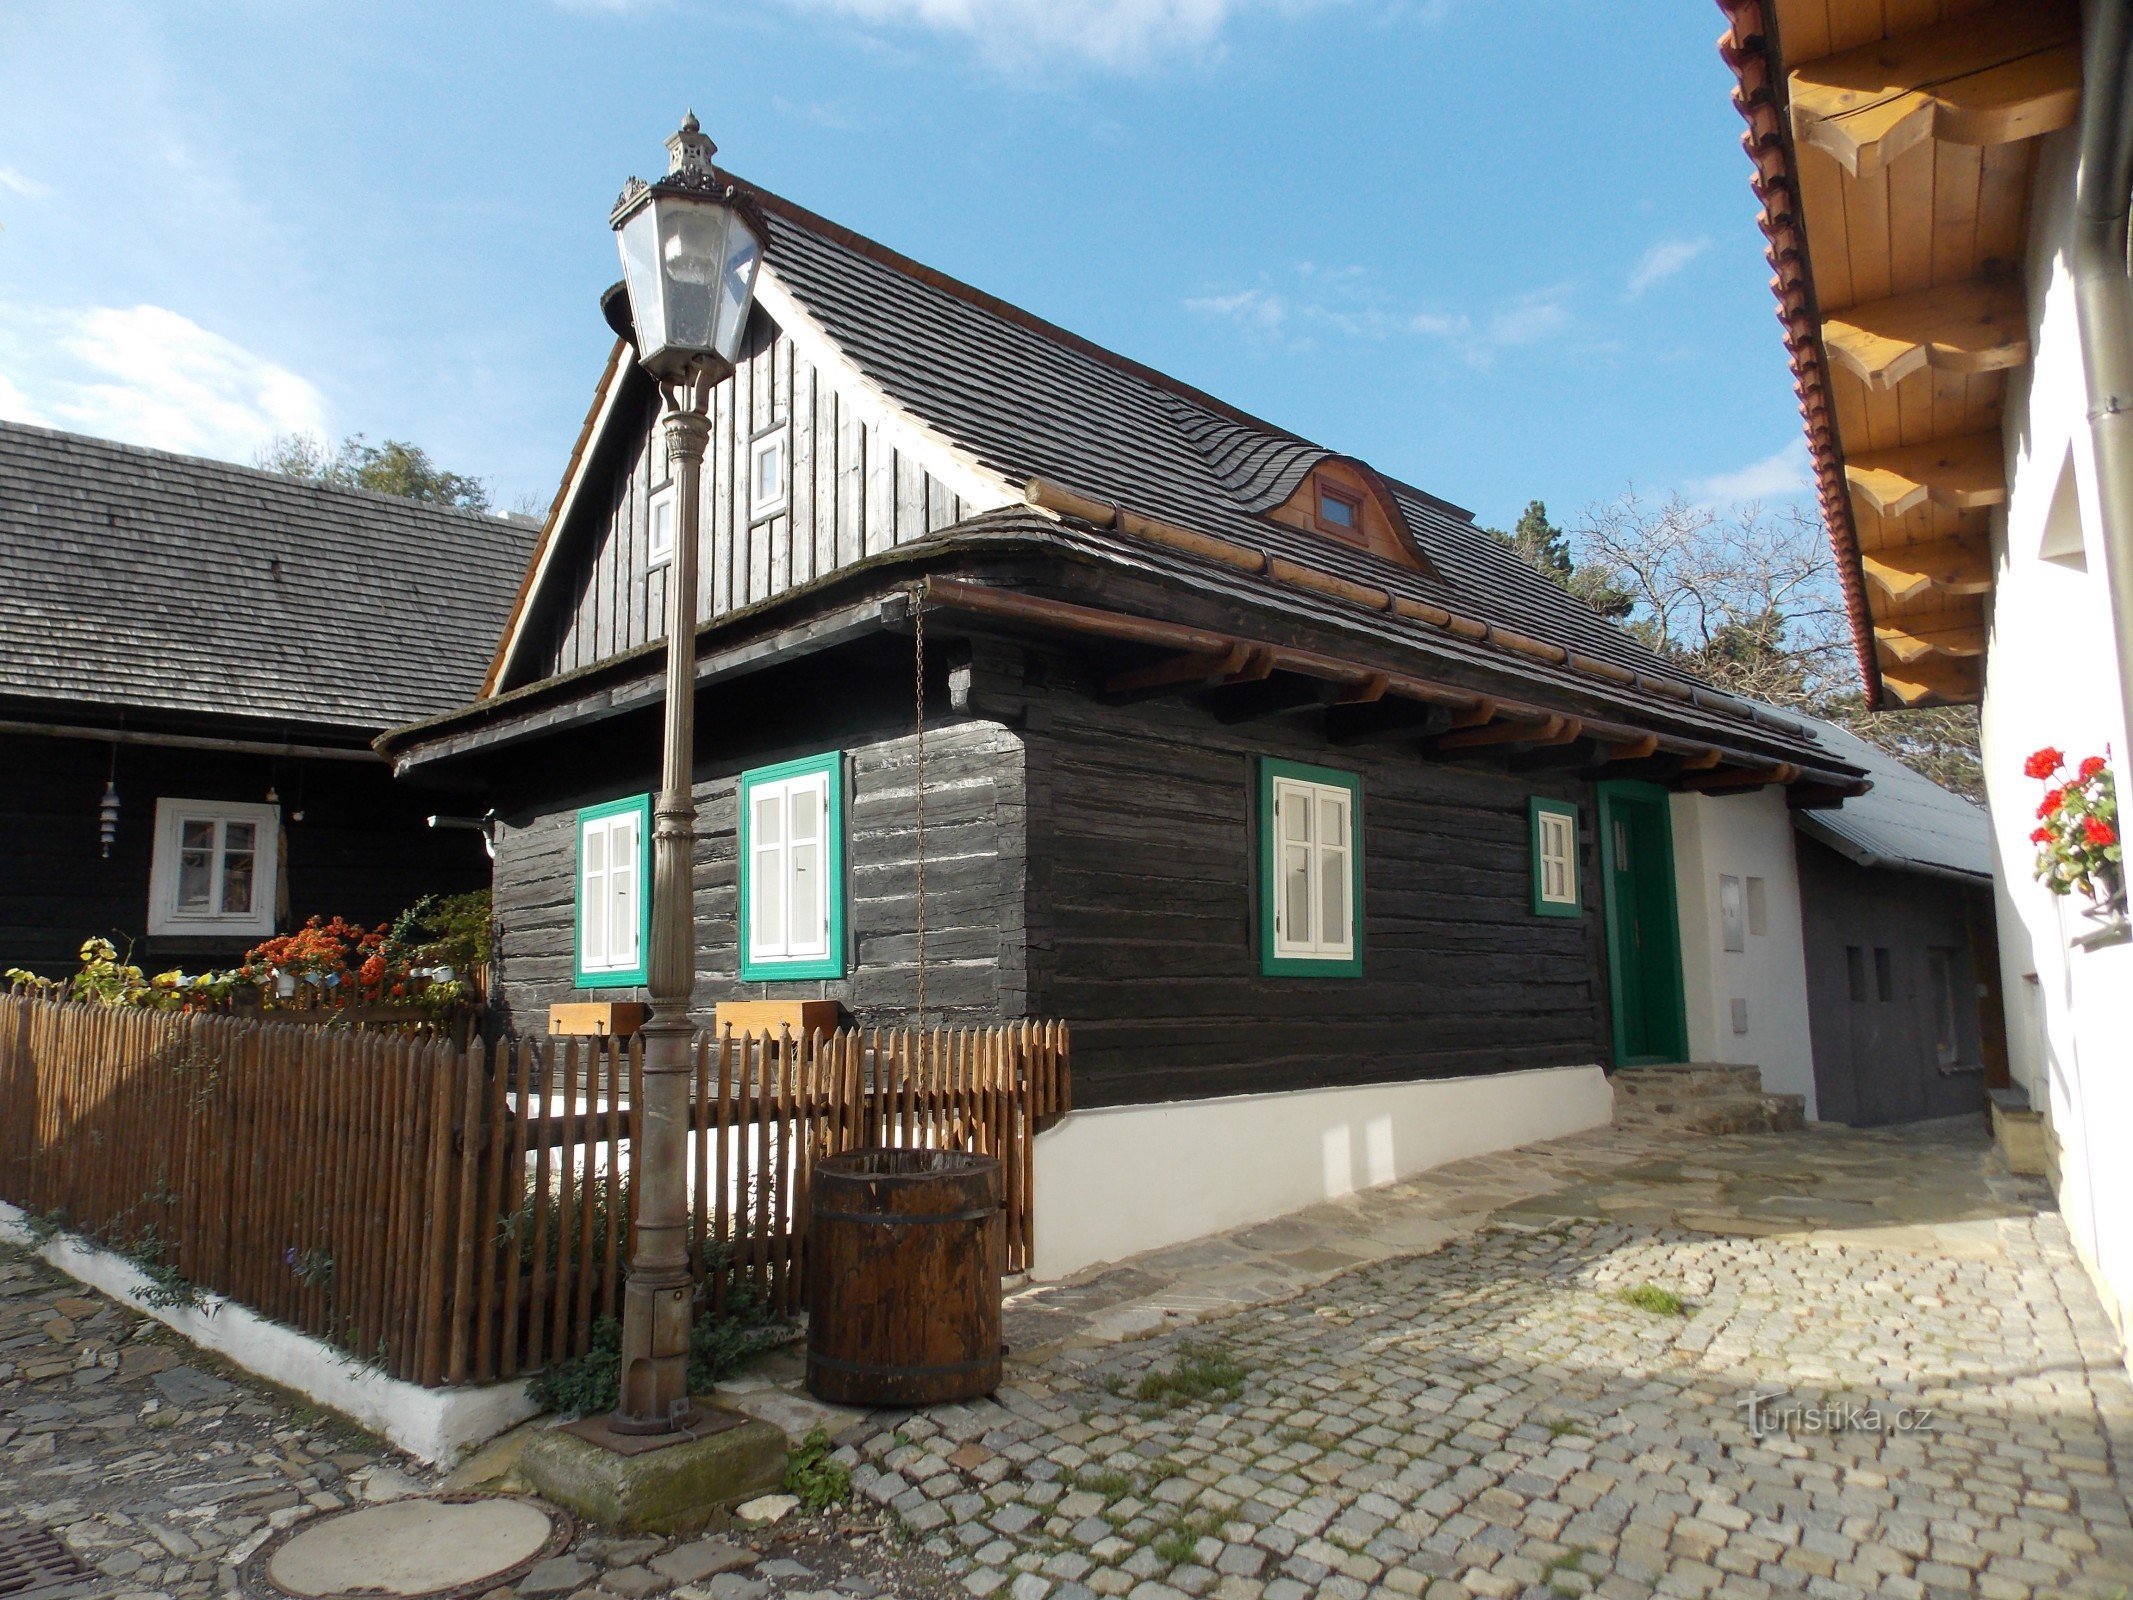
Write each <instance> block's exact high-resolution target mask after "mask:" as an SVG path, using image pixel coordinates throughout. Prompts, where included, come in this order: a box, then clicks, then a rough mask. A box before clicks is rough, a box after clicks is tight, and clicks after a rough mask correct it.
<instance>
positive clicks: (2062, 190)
mask: <svg viewBox="0 0 2133 1600" xmlns="http://www.w3.org/2000/svg"><path fill="white" fill-rule="evenodd" d="M2075 139H2076V130H2074V129H2068V130H2066V131H2065V132H2062V133H2057V134H2053V135H2051V136H2049V137H2048V138H2046V139H2045V140H2043V141H2042V145H2041V148H2040V155H2039V162H2038V171H2037V180H2036V191H2035V196H2034V199H2033V209H2032V221H2031V226H2030V240H2029V258H2028V261H2027V263H2026V282H2027V286H2028V292H2029V301H2030V324H2031V326H2030V332H2031V337H2032V340H2033V347H2032V348H2033V359H2032V362H2031V365H2030V367H2029V370H2028V374H2027V376H2028V379H2029V381H2028V383H2027V384H2026V385H2025V384H2024V383H2022V382H2021V381H2020V376H2021V375H2020V374H2013V375H2011V376H2013V377H2015V378H2016V381H2015V382H2012V383H2010V384H2009V386H2008V399H2007V412H2006V418H2005V441H2006V449H2007V483H2008V497H2007V504H2006V507H2005V508H2004V511H2000V512H1996V513H1995V514H1994V527H1993V547H1994V548H1993V555H1994V560H1995V564H1996V568H1997V570H1996V573H1995V584H1994V591H1993V598H1992V618H1991V634H1990V638H1989V641H1988V650H1987V656H1986V672H1985V698H1984V707H1983V745H1984V769H1985V788H1986V795H1987V799H1988V801H1989V803H1990V805H1991V810H1992V825H1993V843H1994V848H1995V851H1996V853H1997V856H1998V862H1997V865H1998V868H1999V871H1998V876H1997V890H1998V900H1999V936H2000V960H2001V968H2002V978H2003V981H2004V985H2005V990H2006V1000H2007V1035H2008V1038H2007V1044H2008V1054H2009V1058H2010V1061H2009V1065H2010V1071H2011V1072H2012V1075H2013V1077H2014V1079H2015V1081H2016V1082H2017V1083H2019V1084H2020V1085H2022V1087H2023V1088H2025V1089H2026V1090H2027V1091H2028V1093H2029V1096H2030V1102H2031V1104H2032V1106H2033V1107H2035V1108H2036V1109H2038V1110H2040V1111H2043V1112H2044V1113H2045V1114H2046V1116H2047V1118H2048V1119H2049V1124H2050V1130H2051V1136H2052V1143H2053V1144H2054V1146H2055V1148H2056V1150H2057V1172H2056V1173H2055V1182H2056V1185H2057V1188H2058V1192H2059V1201H2060V1207H2061V1209H2062V1211H2063V1212H2064V1214H2065V1217H2066V1221H2067V1226H2068V1229H2069V1231H2070V1232H2071V1233H2072V1234H2073V1238H2074V1242H2075V1246H2076V1248H2077V1249H2078V1250H2079V1251H2080V1252H2081V1255H2082V1257H2083V1258H2084V1260H2085V1261H2086V1262H2087V1264H2088V1266H2089V1268H2090V1270H2091V1272H2092V1273H2093V1274H2094V1276H2095V1277H2096V1280H2097V1282H2098V1284H2099V1286H2100V1288H2101V1289H2102V1291H2103V1296H2104V1300H2105V1303H2106V1306H2107V1308H2108V1309H2109V1310H2110V1312H2111V1314H2112V1315H2113V1317H2114V1318H2115V1319H2116V1320H2117V1321H2118V1322H2119V1325H2120V1327H2121V1329H2122V1330H2123V1329H2124V1328H2125V1327H2126V1325H2127V1323H2128V1320H2129V1313H2133V1154H2129V1151H2133V945H2128V944H2118V945H2114V946H2105V947H2102V948H2095V949H2084V948H2081V947H2080V946H2079V945H2077V944H2076V942H2075V941H2076V940H2077V939H2078V938H2079V937H2081V936H2082V935H2084V934H2086V933H2089V932H2091V931H2093V930H2094V929H2095V928H2096V926H2097V924H2096V923H2094V922H2093V921H2091V920H2089V919H2088V918H2087V917H2085V916H2083V915H2082V908H2083V907H2084V905H2085V904H2086V902H2085V901H2083V900H2082V899H2080V898H2079V897H2078V896H2077V897H2075V898H2073V899H2064V898H2060V897H2058V896H2055V895H2052V894H2050V893H2047V892H2046V891H2045V890H2044V888H2043V887H2042V886H2041V885H2039V884H2038V883H2037V882H2036V881H2035V879H2034V877H2033V876H2032V874H2031V870H2030V867H2031V862H2032V860H2033V858H2034V853H2035V852H2034V847H2033V846H2032V845H2031V844H2030V842H2029V833H2030V830H2031V829H2032V828H2034V827H2035V826H2036V825H2037V824H2036V807H2037V802H2038V800H2039V798H2040V797H2041V795H2042V793H2043V787H2044V786H2043V785H2042V784H2040V783H2038V782H2037V781H2036V780H2034V779H2032V778H2029V777H2027V776H2026V775H2025V774H2024V772H2023V770H2022V769H2023V764H2024V762H2025V761H2026V760H2027V759H2028V757H2029V755H2030V753H2031V752H2032V751H2034V750H2036V749H2037V748H2038V747H2040V746H2042V745H2055V746H2057V747H2059V748H2060V749H2062V750H2064V751H2066V752H2067V754H2068V755H2069V756H2070V757H2071V758H2073V759H2074V760H2079V759H2080V758H2081V757H2083V756H2087V755H2093V754H2101V753H2103V752H2104V751H2105V750H2106V749H2108V750H2109V752H2110V754H2111V756H2112V758H2113V759H2112V767H2113V770H2114V773H2115V775H2116V776H2117V778H2118V781H2119V786H2120V789H2121V792H2124V791H2126V790H2127V789H2128V788H2129V787H2133V786H2129V785H2128V783H2127V776H2128V766H2127V763H2126V760H2125V755H2126V750H2127V738H2126V728H2125V721H2124V712H2123V708H2122V706H2121V704H2120V701H2119V697H2118V681H2117V673H2116V668H2115V666H2114V662H2115V660H2116V655H2115V650H2114V645H2113V639H2112V633H2111V614H2110V602H2109V597H2108V593H2107V589H2106V574H2105V569H2104V561H2105V552H2104V550H2103V541H2102V539H2101V536H2100V532H2099V529H2100V526H2101V523H2100V517H2099V512H2098V502H2097V494H2096V470H2095V458H2094V455H2093V452H2092V449H2091V445H2090V437H2089V431H2088V424H2087V384H2086V380H2085V377H2084V374H2083V372H2082V367H2081V350H2080V341H2079V337H2078V332H2077V328H2076V324H2075V315H2074V293H2073V281H2072V277H2071V263H2070V259H2069V254H2068V251H2069V243H2068V242H2069V240H2070V238H2071V213H2072V206H2073V192H2074V174H2075V166H2076V145H2075Z"/></svg>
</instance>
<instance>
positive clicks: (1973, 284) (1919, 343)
mask: <svg viewBox="0 0 2133 1600" xmlns="http://www.w3.org/2000/svg"><path fill="white" fill-rule="evenodd" d="M1822 342H1823V343H1824V345H1825V346H1827V348H1828V350H1829V354H1830V357H1831V359H1833V360H1834V361H1835V362H1836V363H1837V364H1838V365H1839V366H1841V367H1845V368H1848V369H1849V370H1850V371H1852V372H1853V373H1854V374H1856V375H1857V376H1858V377H1859V379H1860V380H1861V381H1862V382H1864V383H1865V384H1866V386H1867V387H1868V388H1869V389H1893V388H1894V387H1895V386H1896V385H1897V384H1899V383H1901V382H1902V381H1903V380H1904V379H1905V378H1908V377H1909V376H1910V375H1911V374H1912V373H1914V372H1921V371H1923V370H1924V369H1925V368H1927V367H1928V366H1931V367H1933V368H1935V369H1936V370H1938V371H1941V372H1961V373H1973V372H2000V371H2004V370H2005V369H2006V368H2008V367H2019V366H2022V365H2024V364H2025V363H2026V362H2027V361H2028V360H2029V312H2028V309H2027V307H2026V306H2025V305H2024V304H2023V300H2022V285H2021V284H2020V283H2019V282H2018V281H2016V280H2015V279H2013V278H2011V277H2007V278H1997V279H1985V278H1973V279H1971V280H1970V281H1968V282H1967V283H1950V284H1944V285H1942V286H1941V287H1939V288H1936V289H1922V290H1920V291H1919V292H1917V293H1916V294H1899V295H1895V296H1892V297H1891V298H1889V299H1886V300H1869V301H1867V302H1866V303H1865V304H1863V305H1856V306H1853V307H1851V308H1850V309H1849V310H1846V311H1840V312H1838V313H1836V314H1835V315H1834V316H1831V317H1828V318H1825V319H1824V321H1823V323H1822Z"/></svg>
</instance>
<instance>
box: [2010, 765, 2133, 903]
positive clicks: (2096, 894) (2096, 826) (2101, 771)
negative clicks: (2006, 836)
mask: <svg viewBox="0 0 2133 1600" xmlns="http://www.w3.org/2000/svg"><path fill="white" fill-rule="evenodd" d="M2022 770H2023V771H2024V772H2025V773H2027V774H2028V775H2029V776H2030V777H2032V778H2036V779H2038V780H2040V781H2041V782H2043V783H2046V784H2048V785H2050V787H2049V788H2047V789H2046V790H2045V793H2044V799H2043V800H2042V801H2041V802H2040V803H2039V804H2038V806H2037V823H2038V825H2037V827H2036V829H2035V830H2034V831H2033V832H2032V833H2031V834H2030V836H2029V841H2030V843H2031V844H2033V845H2035V846H2036V847H2037V864H2036V876H2037V881H2038V882H2039V883H2041V884H2043V885H2044V887H2045V888H2047V889H2049V890H2051V892H2052V893H2053V894H2065V895H2070V894H2072V893H2073V892H2074V891H2075V890H2077V889H2078V890H2080V891H2081V893H2082V894H2083V895H2084V896H2086V897H2087V899H2088V901H2089V906H2088V915H2089V916H2091V917H2094V918H2096V919H2097V920H2098V921H2111V922H2116V921H2123V920H2124V918H2125V914H2126V881H2125V846H2124V845H2123V843H2121V842H2120V840H2119V837H2118V791H2117V788H2116V786H2115V785H2114V784H2113V783H2112V781H2111V769H2110V767H2109V766H2108V765H2106V764H2105V761H2104V758H2103V757H2102V756H2090V757H2088V758H2087V759H2086V760H2085V761H2083V762H2082V763H2081V764H2080V765H2079V766H2078V767H2076V768H2074V769H2073V770H2072V771H2071V772H2069V771H2068V770H2067V765H2066V755H2065V753H2064V752H2063V751H2060V750H2056V749H2053V748H2052V747H2051V746H2050V745H2046V746H2045V747H2044V748H2043V749H2042V750H2039V751H2037V752H2036V753H2035V754H2034V755H2032V756H2031V757H2030V758H2029V760H2028V761H2027V762H2026V763H2025V764H2024V765H2023V768H2022Z"/></svg>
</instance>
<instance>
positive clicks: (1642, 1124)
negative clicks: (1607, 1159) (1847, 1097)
mask: <svg viewBox="0 0 2133 1600" xmlns="http://www.w3.org/2000/svg"><path fill="white" fill-rule="evenodd" d="M1612 1081H1613V1083H1614V1090H1615V1117H1614V1120H1615V1125H1616V1126H1617V1127H1630V1128H1661V1127H1663V1128H1668V1129H1678V1130H1680V1131H1682V1132H1685V1133H1720V1134H1723V1133H1786V1132H1790V1131H1792V1130H1794V1129H1797V1128H1800V1127H1803V1126H1805V1124H1806V1120H1807V1104H1806V1101H1805V1099H1804V1098H1803V1097H1802V1096H1800V1095H1796V1094H1766V1093H1764V1092H1763V1075H1762V1073H1761V1072H1760V1071H1758V1070H1757V1069H1756V1068H1754V1067H1736V1066H1721V1065H1715V1064H1692V1065H1689V1066H1685V1067H1625V1068H1623V1069H1621V1070H1620V1071H1618V1072H1616V1073H1615V1075H1614V1078H1613V1080H1612Z"/></svg>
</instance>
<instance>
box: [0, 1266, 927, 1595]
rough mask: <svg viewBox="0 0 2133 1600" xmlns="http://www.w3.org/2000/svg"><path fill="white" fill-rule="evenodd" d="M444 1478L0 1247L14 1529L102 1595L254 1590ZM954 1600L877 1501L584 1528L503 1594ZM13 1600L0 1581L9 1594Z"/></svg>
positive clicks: (2, 1459)
mask: <svg viewBox="0 0 2133 1600" xmlns="http://www.w3.org/2000/svg"><path fill="white" fill-rule="evenodd" d="M437 1482H438V1480H437V1476H436V1474H434V1473H429V1472H426V1471H424V1470H423V1469H422V1468H420V1467H419V1466H417V1465H415V1464H414V1463H412V1462H410V1461H408V1460H407V1459H406V1458H404V1457H401V1456H398V1455H396V1454H395V1453H393V1452H391V1451H389V1450H387V1449H385V1448H383V1447H382V1446H381V1445H380V1444H379V1443H378V1441H376V1440H375V1439H372V1438H370V1437H369V1436H367V1435H365V1434H363V1433H361V1432H359V1431H357V1430H355V1429H353V1428H351V1427H349V1426H347V1425H346V1424H344V1423H342V1422H340V1421H338V1420H337V1419H335V1418H333V1417H331V1416H328V1415H326V1414H324V1413H321V1412H319V1411H316V1410H313V1409H312V1408H310V1407H307V1406H303V1405H300V1404H296V1403H292V1402H291V1401H290V1400H289V1399H288V1398H287V1397H286V1396H284V1395H281V1394H278V1393H275V1392H273V1391H271V1390H267V1389H265V1388H263V1387H261V1386H259V1385H257V1384H254V1383H251V1382H249V1381H247V1380H245V1379H244V1378H243V1376H242V1375H241V1374H239V1373H237V1372H235V1371H233V1370H231V1369H230V1368H228V1367H226V1366H224V1365H222V1364H221V1363H220V1362H218V1361H216V1360H215V1359H214V1358H212V1357H210V1356H206V1355H203V1354H201V1353H200V1352H199V1351H197V1350H195V1349H194V1348H193V1347H192V1346H190V1345H189V1344H186V1343H185V1342H184V1341H182V1340H180V1339H178V1338H176V1337H175V1336H174V1335H172V1334H170V1333H169V1332H168V1331H167V1330H165V1329H164V1328H163V1327H162V1325H161V1324H160V1323H157V1322H154V1321H152V1320H150V1319H149V1318H146V1317H143V1316H141V1315H140V1314H139V1313H137V1312H135V1311H133V1310H132V1309H130V1308H128V1307H125V1306H121V1305H118V1304H116V1303H114V1302H113V1301H110V1300H108V1299H106V1298H104V1297H103V1296H102V1295H100V1294H97V1293H95V1292H93V1291H91V1290H87V1289H83V1288H82V1287H81V1286H80V1285H78V1284H76V1283H75V1282H74V1281H73V1280H72V1279H69V1278H66V1277H63V1276H61V1275H60V1274H59V1273H58V1272H56V1271H54V1270H52V1269H51V1268H49V1267H47V1266H46V1265H44V1263H42V1262H41V1261H37V1260H35V1259H33V1258H31V1257H29V1256H27V1255H25V1254H23V1253H21V1252H17V1251H13V1250H10V1249H8V1248H7V1247H5V1246H0V1528H6V1527H8V1526H9V1525H10V1524H20V1523H24V1522H27V1523H30V1524H33V1525H41V1526H45V1527H50V1528H54V1529H56V1530H57V1531H58V1533H59V1535H60V1537H61V1538H62V1539H63V1540H64V1542H65V1543H66V1545H67V1546H68V1547H69V1548H70V1549H71V1550H72V1551H73V1552H74V1553H75V1554H76V1555H77V1556H79V1557H80V1558H81V1559H82V1560H83V1562H84V1563H86V1564H87V1566H88V1567H89V1568H90V1569H91V1574H92V1576H91V1579H90V1583H91V1585H92V1592H93V1593H94V1594H96V1595H97V1596H98V1600H106V1597H108V1600H194V1597H206V1596H218V1597H219V1596H225V1595H236V1594H241V1593H243V1592H244V1591H243V1590H242V1589H241V1588H240V1585H239V1571H240V1569H241V1568H242V1567H243V1565H244V1563H245V1562H246V1561H247V1560H248V1559H249V1558H250V1557H251V1555H252V1554H253V1552H254V1551H256V1550H257V1549H258V1548H259V1547H260V1545H262V1544H263V1543H265V1542H266V1541H267V1540H268V1539H270V1538H272V1537H273V1536H274V1534H275V1533H277V1532H278V1531H280V1530H281V1529H283V1528H286V1527H288V1526H289V1525H291V1524H292V1523H295V1522H298V1521H301V1520H303V1519H305V1518H308V1517H312V1516H317V1515H319V1514H321V1513H323V1512H328V1511H336V1510H340V1509H342V1508H343V1507H346V1506H353V1505H359V1504H363V1503H366V1502H376V1501H383V1500H390V1499H394V1498H397V1497H398V1496H401V1495H405V1494H410V1493H415V1492H418V1491H420V1490H424V1489H429V1488H433V1487H436V1486H437ZM952 1589H953V1585H952V1584H951V1583H950V1582H949V1581H948V1580H947V1579H946V1578H945V1576H944V1575H943V1573H942V1571H941V1568H940V1564H939V1562H938V1561H936V1560H935V1559H933V1558H932V1557H930V1556H928V1555H926V1554H925V1553H923V1552H920V1551H915V1550H912V1549H910V1548H909V1546H908V1541H906V1539H905V1538H904V1537H903V1535H902V1532H901V1530H900V1529H899V1528H898V1527H897V1526H896V1524H895V1520H894V1518H893V1517H892V1516H889V1515H887V1514H884V1513H882V1512H880V1511H878V1510H877V1509H875V1508H874V1507H872V1506H871V1505H870V1504H866V1503H862V1504H860V1505H859V1506H857V1507H855V1508H854V1510H853V1511H852V1512H849V1513H831V1514H829V1515H827V1516H824V1517H807V1516H805V1515H794V1516H789V1517H788V1518H786V1519H785V1520H783V1521H781V1522H780V1523H778V1524H776V1525H774V1526H771V1527H767V1528H746V1527H741V1526H737V1525H733V1524H732V1523H731V1522H730V1519H729V1520H728V1521H727V1522H726V1523H724V1524H723V1525H721V1526H720V1527H717V1528H714V1529H713V1530H711V1532H710V1535H709V1536H708V1537H706V1538H702V1539H690V1540H672V1539H630V1538H622V1537H618V1536H614V1535H611V1534H607V1533H604V1532H603V1531H602V1530H599V1529H586V1530H582V1531H581V1533H580V1536H579V1537H578V1538H577V1539H576V1541H575V1542H574V1543H573V1545H572V1546H571V1548H570V1549H568V1550H566V1551H564V1552H563V1553H562V1554H560V1555H559V1556H557V1557H556V1558H555V1559H554V1560H552V1561H549V1562H547V1563H544V1564H543V1565H542V1566H540V1567H537V1568H535V1569H534V1571H533V1572H532V1573H531V1574H529V1576H528V1578H527V1579H526V1580H525V1581H523V1582H522V1583H521V1584H520V1585H519V1587H518V1588H517V1589H515V1590H513V1589H502V1590H497V1591H494V1596H495V1600H513V1597H514V1596H515V1595H524V1596H528V1597H534V1596H539V1597H548V1596H553V1597H555V1600H567V1597H569V1596H573V1595H584V1596H586V1597H588V1600H615V1597H617V1596H636V1595H655V1594H671V1595H673V1596H675V1597H676V1600H768V1597H770V1596H772V1595H780V1596H794V1597H797V1596H801V1595H819V1596H821V1597H823V1600H875V1597H879V1596H889V1595H924V1594H935V1593H941V1592H946V1591H949V1590H952ZM12 1592H13V1591H12V1590H11V1589H9V1588H8V1587H7V1584H6V1579H5V1575H4V1573H0V1594H8V1593H12ZM957 1592H959V1591H957Z"/></svg>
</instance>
